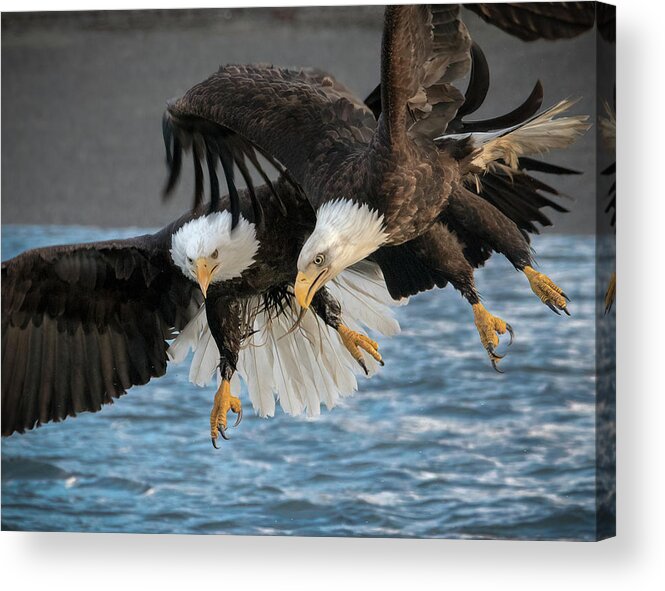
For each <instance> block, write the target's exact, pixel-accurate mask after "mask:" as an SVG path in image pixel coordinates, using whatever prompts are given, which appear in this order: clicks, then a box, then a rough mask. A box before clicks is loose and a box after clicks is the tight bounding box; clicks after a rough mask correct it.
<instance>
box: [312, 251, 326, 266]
mask: <svg viewBox="0 0 665 591" xmlns="http://www.w3.org/2000/svg"><path fill="white" fill-rule="evenodd" d="M325 260H326V257H324V256H323V255H322V254H317V255H316V256H315V257H314V264H315V265H316V266H317V267H320V266H321V265H323V262H324V261H325Z"/></svg>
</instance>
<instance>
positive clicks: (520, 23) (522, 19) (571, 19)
mask: <svg viewBox="0 0 665 591" xmlns="http://www.w3.org/2000/svg"><path fill="white" fill-rule="evenodd" d="M464 6H465V8H467V9H469V10H470V11H472V12H475V13H476V14H477V15H478V16H479V17H480V18H482V19H483V20H484V21H486V22H488V23H490V24H491V25H494V26H495V27H499V28H500V29H502V30H504V31H506V33H509V34H510V35H513V36H515V37H519V38H520V39H522V40H523V41H535V40H536V39H549V40H555V39H569V38H571V37H576V36H577V35H579V34H581V33H583V32H584V31H587V30H589V29H590V28H591V27H592V26H593V24H594V22H595V18H596V3H595V2H520V3H515V4H513V3H497V4H465V5H464Z"/></svg>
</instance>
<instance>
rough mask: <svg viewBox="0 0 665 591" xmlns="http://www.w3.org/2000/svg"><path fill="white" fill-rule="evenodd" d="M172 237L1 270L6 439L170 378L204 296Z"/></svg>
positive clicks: (55, 250) (41, 253)
mask: <svg viewBox="0 0 665 591" xmlns="http://www.w3.org/2000/svg"><path fill="white" fill-rule="evenodd" d="M167 238H170V231H166V230H165V231H162V232H161V233H159V234H156V235H152V236H144V237H140V238H134V239H129V240H118V241H112V242H100V243H92V244H80V245H68V246H53V247H47V248H40V249H36V250H32V251H28V252H26V253H23V254H21V255H19V256H17V257H16V258H14V259H11V260H9V261H7V262H5V263H3V264H2V434H3V435H9V434H11V433H13V432H14V431H19V432H23V431H24V430H25V429H31V428H33V427H35V426H38V425H40V424H42V423H46V422H48V421H59V420H62V419H64V418H66V417H68V416H75V415H76V414H78V413H80V412H84V411H93V412H94V411H97V410H99V409H100V408H101V406H102V405H103V404H107V403H110V402H113V399H114V398H117V397H119V396H121V395H122V394H124V393H125V392H126V390H127V389H128V388H130V387H131V386H134V385H138V384H145V383H146V382H148V381H149V380H150V379H151V378H152V377H157V376H161V375H163V374H164V372H165V371H166V362H167V358H166V349H167V343H166V339H168V338H170V337H171V336H172V334H173V331H174V330H179V329H181V328H182V327H184V326H185V324H186V323H187V322H188V321H189V319H190V318H191V317H192V315H193V314H194V312H195V310H196V309H197V308H198V303H199V302H200V300H201V296H200V292H199V291H198V289H197V288H196V287H195V285H194V283H193V282H190V281H188V280H187V279H186V278H185V277H184V276H183V275H182V274H181V273H180V271H179V270H177V269H176V268H175V267H174V266H173V264H172V263H171V261H170V256H169V253H168V246H167V245H168V244H170V242H167Z"/></svg>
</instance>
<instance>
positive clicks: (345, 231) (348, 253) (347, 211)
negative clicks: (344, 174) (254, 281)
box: [294, 199, 388, 308]
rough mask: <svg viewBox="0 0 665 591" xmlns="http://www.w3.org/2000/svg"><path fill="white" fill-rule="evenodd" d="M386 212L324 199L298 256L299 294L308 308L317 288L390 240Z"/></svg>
mask: <svg viewBox="0 0 665 591" xmlns="http://www.w3.org/2000/svg"><path fill="white" fill-rule="evenodd" d="M387 238H388V234H386V232H385V225H384V222H383V215H381V214H379V212H377V211H375V210H372V209H370V208H369V207H368V206H367V205H365V204H360V203H354V202H353V201H351V200H348V199H337V200H334V201H329V202H328V203H324V204H323V205H322V206H321V207H320V208H319V210H318V212H317V216H316V226H315V227H314V231H313V232H312V234H311V235H310V237H309V238H308V239H307V241H306V242H305V244H304V245H303V247H302V249H301V251H300V256H299V257H298V277H297V278H296V284H295V290H294V291H295V296H296V299H297V300H298V303H299V304H300V305H301V306H302V307H303V308H308V307H309V305H310V304H311V302H312V298H313V297H314V295H315V294H316V292H317V291H318V290H319V289H320V288H321V287H322V286H323V285H324V284H325V283H326V282H327V281H330V280H331V279H334V278H335V277H337V275H339V273H341V272H342V271H343V270H344V269H346V268H347V267H350V266H351V265H353V264H355V263H357V262H358V261H361V260H363V259H364V258H366V257H367V256H369V255H370V254H372V253H373V252H374V251H375V250H377V249H378V248H379V247H380V246H381V245H382V244H384V243H385V242H386V239H387Z"/></svg>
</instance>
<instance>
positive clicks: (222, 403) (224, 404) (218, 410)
mask: <svg viewBox="0 0 665 591" xmlns="http://www.w3.org/2000/svg"><path fill="white" fill-rule="evenodd" d="M229 411H233V412H234V413H236V414H237V415H238V417H237V418H236V422H235V425H233V426H234V427H237V426H238V425H239V424H240V421H241V420H242V403H241V402H240V399H239V398H237V397H236V396H232V395H231V384H230V382H229V381H228V380H222V383H221V384H220V386H219V389H218V390H217V393H216V394H215V400H214V402H213V406H212V410H211V411H210V438H211V439H212V445H213V447H214V448H215V449H219V448H218V447H217V439H218V438H219V437H220V436H221V438H222V439H226V440H227V441H228V440H229V439H231V438H230V437H229V436H228V435H227V434H226V429H227V418H226V416H227V414H228V412H229Z"/></svg>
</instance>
